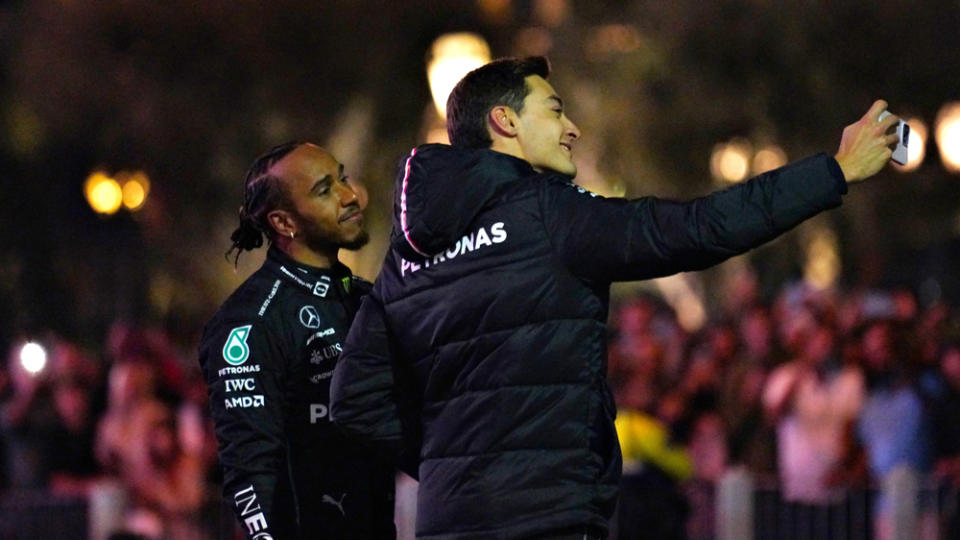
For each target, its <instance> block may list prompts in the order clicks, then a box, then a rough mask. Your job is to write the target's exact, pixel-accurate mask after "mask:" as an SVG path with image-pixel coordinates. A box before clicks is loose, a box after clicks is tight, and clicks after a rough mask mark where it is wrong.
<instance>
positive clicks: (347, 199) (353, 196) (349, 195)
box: [340, 182, 360, 206]
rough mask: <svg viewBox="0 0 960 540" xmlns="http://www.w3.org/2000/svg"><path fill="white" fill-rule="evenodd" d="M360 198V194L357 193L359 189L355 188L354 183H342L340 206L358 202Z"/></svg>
mask: <svg viewBox="0 0 960 540" xmlns="http://www.w3.org/2000/svg"><path fill="white" fill-rule="evenodd" d="M359 200H360V196H359V195H357V190H356V189H354V187H353V184H351V183H350V182H346V183H344V184H340V206H350V205H351V204H356V203H357V201H359Z"/></svg>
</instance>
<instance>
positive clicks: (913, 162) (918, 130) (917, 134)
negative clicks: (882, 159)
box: [893, 117, 929, 172]
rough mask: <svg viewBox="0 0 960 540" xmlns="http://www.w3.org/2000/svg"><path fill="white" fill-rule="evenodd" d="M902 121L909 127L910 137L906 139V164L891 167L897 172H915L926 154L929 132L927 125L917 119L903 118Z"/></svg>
mask: <svg viewBox="0 0 960 540" xmlns="http://www.w3.org/2000/svg"><path fill="white" fill-rule="evenodd" d="M904 120H906V121H907V124H909V125H910V135H909V136H908V139H907V164H906V165H898V164H896V163H894V164H893V167H894V168H895V169H897V170H898V171H904V172H907V171H912V170H915V169H916V168H917V167H919V166H920V165H921V164H922V163H923V158H924V157H926V154H927V151H926V145H927V136H928V135H929V131H928V130H927V125H926V124H925V123H924V122H923V120H921V119H919V118H916V117H913V118H905V119H904Z"/></svg>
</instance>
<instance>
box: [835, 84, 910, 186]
mask: <svg viewBox="0 0 960 540" xmlns="http://www.w3.org/2000/svg"><path fill="white" fill-rule="evenodd" d="M886 109H887V102H886V101H883V100H882V99H878V100H877V101H875V102H874V103H873V105H872V106H871V107H870V110H869V111H867V114H865V115H863V117H862V118H860V119H859V120H857V121H856V122H854V123H853V124H850V125H849V126H847V127H846V128H844V129H843V138H842V139H841V140H840V149H839V150H837V155H836V156H835V157H836V159H837V163H839V164H840V169H842V170H843V176H844V178H846V179H847V182H859V181H861V180H864V179H867V178H869V177H871V176H873V175H875V174H877V173H878V172H879V171H880V169H882V168H883V166H884V165H886V164H887V162H888V161H890V156H891V155H893V150H891V149H890V145H893V144H896V143H897V142H898V141H899V140H900V137H899V136H898V135H897V134H896V133H893V134H887V131H888V130H889V129H890V128H891V127H892V126H893V125H894V124H896V123H897V122H899V121H900V118H899V117H897V116H895V115H892V114H891V115H890V116H887V117H886V118H884V119H883V120H882V121H881V120H879V118H880V113H882V112H883V111H885V110H886Z"/></svg>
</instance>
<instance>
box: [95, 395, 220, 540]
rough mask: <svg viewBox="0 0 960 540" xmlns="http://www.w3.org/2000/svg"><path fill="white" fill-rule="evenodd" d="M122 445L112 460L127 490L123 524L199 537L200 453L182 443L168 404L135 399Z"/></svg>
mask: <svg viewBox="0 0 960 540" xmlns="http://www.w3.org/2000/svg"><path fill="white" fill-rule="evenodd" d="M128 418H129V421H130V425H129V429H127V430H125V431H124V434H125V440H124V442H125V444H124V445H123V446H122V447H120V448H117V449H115V451H116V454H115V458H116V461H115V462H114V463H113V464H112V465H113V466H114V468H115V469H116V471H117V473H118V476H119V478H120V479H121V481H122V482H123V484H124V486H125V487H126V488H127V490H128V497H129V499H130V502H131V505H130V507H129V508H128V511H127V520H126V528H127V530H128V531H129V532H133V533H136V534H140V535H142V536H144V537H147V538H157V539H159V538H185V539H186V538H202V532H201V516H200V514H199V513H200V510H201V509H202V507H203V504H204V503H205V502H206V495H207V493H206V484H205V482H204V464H203V460H202V458H201V456H199V455H197V453H196V452H195V451H192V449H190V448H188V447H185V446H184V445H183V444H182V442H181V440H180V437H179V436H178V425H177V421H176V420H175V417H174V413H173V411H172V410H171V409H170V407H169V406H168V405H167V404H165V403H163V402H161V401H156V400H152V399H147V400H142V401H138V402H137V403H135V404H134V405H133V406H132V409H131V410H130V414H129V417H128Z"/></svg>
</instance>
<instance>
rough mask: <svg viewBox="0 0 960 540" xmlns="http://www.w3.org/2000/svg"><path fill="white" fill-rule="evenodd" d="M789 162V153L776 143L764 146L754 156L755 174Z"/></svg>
mask: <svg viewBox="0 0 960 540" xmlns="http://www.w3.org/2000/svg"><path fill="white" fill-rule="evenodd" d="M786 164H787V153H786V152H784V151H783V149H782V148H780V147H779V146H777V145H775V144H771V145H768V146H764V147H763V148H761V149H760V150H759V151H757V153H756V154H755V155H754V156H753V174H763V173H765V172H767V171H772V170H773V169H778V168H780V167H783V166H784V165H786Z"/></svg>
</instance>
